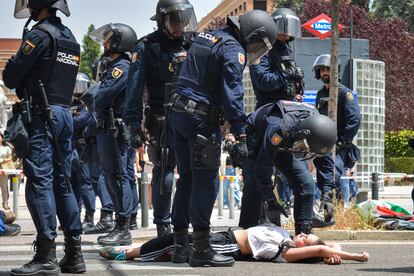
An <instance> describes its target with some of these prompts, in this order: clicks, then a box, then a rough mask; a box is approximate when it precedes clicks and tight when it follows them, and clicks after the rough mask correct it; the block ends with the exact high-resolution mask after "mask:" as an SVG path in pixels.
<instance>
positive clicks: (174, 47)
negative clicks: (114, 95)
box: [124, 29, 190, 229]
mask: <svg viewBox="0 0 414 276" xmlns="http://www.w3.org/2000/svg"><path fill="white" fill-rule="evenodd" d="M189 47H190V39H189V38H188V37H186V35H184V37H183V38H182V39H172V38H170V37H169V36H168V35H167V34H166V33H165V32H164V30H163V29H159V30H157V31H155V32H153V33H151V34H149V35H148V36H146V37H144V38H142V39H141V40H140V42H139V43H138V44H137V46H136V48H135V50H134V52H133V54H132V58H131V59H132V63H131V66H130V69H129V76H128V85H127V95H126V109H125V113H124V120H125V122H126V123H127V124H128V125H130V126H131V128H132V129H133V128H140V127H141V122H142V119H143V113H142V110H143V109H142V97H143V93H144V87H145V86H146V88H147V91H148V102H147V107H146V113H145V124H144V125H145V128H146V129H147V130H148V131H149V135H150V141H148V142H149V145H148V155H149V158H150V161H151V162H152V163H153V164H154V168H153V179H152V187H153V188H152V189H153V190H152V203H153V207H154V224H157V225H160V226H164V227H169V224H170V220H171V211H170V208H171V191H172V185H173V180H174V168H175V160H174V159H175V158H174V150H173V149H172V148H171V147H170V146H168V151H169V152H170V154H169V156H168V160H167V164H166V168H165V186H164V191H163V194H162V195H161V194H160V188H161V187H160V186H161V148H162V145H163V143H164V141H163V139H162V135H163V131H165V130H164V120H165V114H164V113H165V112H164V104H165V103H166V102H168V101H169V99H165V93H166V92H165V90H166V86H165V85H166V83H171V84H172V90H175V86H176V81H177V80H176V78H177V75H178V71H179V67H180V63H181V62H182V60H180V58H183V57H185V56H186V50H188V48H189ZM177 58H178V59H177ZM172 93H173V91H171V92H170V93H169V95H167V97H170V96H171V95H172ZM158 228H160V227H158ZM158 228H157V229H158Z"/></svg>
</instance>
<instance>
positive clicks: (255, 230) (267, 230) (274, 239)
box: [247, 225, 295, 263]
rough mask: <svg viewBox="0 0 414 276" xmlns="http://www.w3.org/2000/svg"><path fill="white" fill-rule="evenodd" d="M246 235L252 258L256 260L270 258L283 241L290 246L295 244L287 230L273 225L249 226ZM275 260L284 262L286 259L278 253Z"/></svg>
mask: <svg viewBox="0 0 414 276" xmlns="http://www.w3.org/2000/svg"><path fill="white" fill-rule="evenodd" d="M247 236H248V241H249V245H250V248H251V249H252V252H253V258H255V259H256V260H266V261H270V260H272V259H273V258H274V257H275V256H276V254H277V252H278V251H279V245H280V244H282V243H283V242H288V243H289V245H290V246H292V247H294V245H295V244H294V242H293V240H292V239H291V237H290V235H289V232H288V231H286V230H285V229H283V228H281V227H277V226H275V225H273V226H270V225H269V226H266V225H261V226H256V227H251V228H249V229H248V230H247ZM287 249H288V248H286V250H287ZM275 262H281V263H284V262H286V261H285V260H284V259H283V258H282V256H281V254H280V255H279V256H278V257H277V259H276V260H275Z"/></svg>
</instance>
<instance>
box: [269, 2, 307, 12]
mask: <svg viewBox="0 0 414 276" xmlns="http://www.w3.org/2000/svg"><path fill="white" fill-rule="evenodd" d="M303 2H304V1H302V0H273V8H290V9H292V10H294V11H295V12H296V14H298V15H299V14H302V11H303Z"/></svg>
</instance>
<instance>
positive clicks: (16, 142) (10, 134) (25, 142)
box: [4, 114, 30, 158]
mask: <svg viewBox="0 0 414 276" xmlns="http://www.w3.org/2000/svg"><path fill="white" fill-rule="evenodd" d="M4 140H5V141H7V142H9V143H10V144H12V145H13V147H14V152H15V154H16V157H17V158H26V157H28V156H29V153H30V143H29V134H28V133H27V130H26V128H25V125H24V123H23V119H22V116H21V115H20V114H14V115H13V117H11V118H10V119H9V120H8V121H7V127H6V131H5V132H4Z"/></svg>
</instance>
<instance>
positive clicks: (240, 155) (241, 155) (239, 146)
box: [230, 136, 248, 167]
mask: <svg viewBox="0 0 414 276" xmlns="http://www.w3.org/2000/svg"><path fill="white" fill-rule="evenodd" d="M237 141H238V142H237V143H235V144H234V145H233V147H232V149H231V151H230V157H231V160H232V161H233V166H234V167H241V165H242V163H243V161H244V160H246V158H247V155H248V150H247V145H246V136H242V137H238V139H237Z"/></svg>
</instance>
